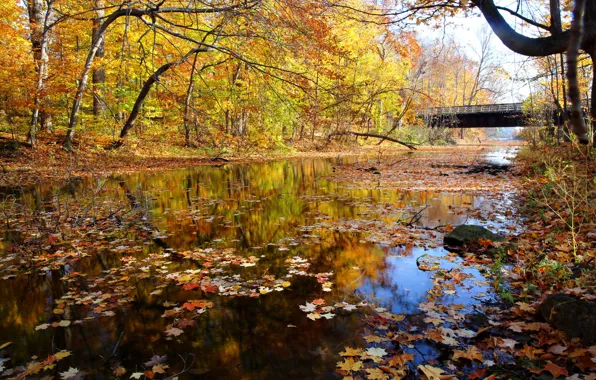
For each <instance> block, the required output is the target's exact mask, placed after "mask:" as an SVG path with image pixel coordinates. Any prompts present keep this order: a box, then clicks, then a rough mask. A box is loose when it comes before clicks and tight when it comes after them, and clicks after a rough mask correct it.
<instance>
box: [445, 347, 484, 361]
mask: <svg viewBox="0 0 596 380" xmlns="http://www.w3.org/2000/svg"><path fill="white" fill-rule="evenodd" d="M452 359H453V361H456V360H459V359H467V360H469V361H474V360H477V361H479V362H482V360H483V358H482V352H480V350H479V349H478V347H476V346H470V347H468V348H467V349H466V350H454V351H453V358H452Z"/></svg>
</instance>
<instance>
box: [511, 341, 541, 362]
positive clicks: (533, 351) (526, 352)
mask: <svg viewBox="0 0 596 380" xmlns="http://www.w3.org/2000/svg"><path fill="white" fill-rule="evenodd" d="M543 353H544V350H541V349H539V348H534V347H532V346H529V345H527V344H526V345H524V348H522V349H521V350H518V351H517V352H516V353H515V356H525V357H527V358H528V359H530V360H538V359H539V358H540V356H538V355H541V354H543Z"/></svg>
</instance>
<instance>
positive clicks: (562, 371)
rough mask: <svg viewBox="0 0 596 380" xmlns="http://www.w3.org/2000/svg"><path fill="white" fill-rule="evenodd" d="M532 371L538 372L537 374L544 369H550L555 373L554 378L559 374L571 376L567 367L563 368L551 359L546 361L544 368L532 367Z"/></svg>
mask: <svg viewBox="0 0 596 380" xmlns="http://www.w3.org/2000/svg"><path fill="white" fill-rule="evenodd" d="M530 371H532V372H534V373H536V374H540V373H542V372H544V371H548V372H550V373H551V375H553V377H554V378H557V377H559V376H569V372H567V369H565V368H563V367H559V366H558V365H556V364H555V363H553V362H551V361H549V362H547V363H546V365H545V366H544V368H542V369H531V370H530Z"/></svg>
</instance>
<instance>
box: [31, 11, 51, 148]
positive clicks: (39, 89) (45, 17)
mask: <svg viewBox="0 0 596 380" xmlns="http://www.w3.org/2000/svg"><path fill="white" fill-rule="evenodd" d="M53 3H54V1H53V0H48V1H47V3H46V9H45V10H44V4H43V0H30V1H29V2H28V7H29V22H30V25H31V37H30V39H31V46H32V50H33V59H34V61H35V69H36V71H37V85H36V93H35V99H34V106H33V111H32V114H31V123H30V125H29V132H28V134H27V142H28V143H29V144H31V146H32V147H35V146H36V145H37V132H38V129H39V128H38V127H39V125H40V124H41V126H42V128H47V129H48V130H49V129H51V118H50V115H49V113H48V112H47V110H46V109H44V108H47V106H48V104H49V99H48V97H47V95H44V90H45V81H46V77H47V75H48V61H49V56H48V33H49V23H50V17H51V14H52V7H53Z"/></svg>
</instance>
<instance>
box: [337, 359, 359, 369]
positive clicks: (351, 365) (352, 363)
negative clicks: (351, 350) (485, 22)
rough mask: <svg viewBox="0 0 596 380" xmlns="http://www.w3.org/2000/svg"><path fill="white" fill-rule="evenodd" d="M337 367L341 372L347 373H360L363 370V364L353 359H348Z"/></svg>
mask: <svg viewBox="0 0 596 380" xmlns="http://www.w3.org/2000/svg"><path fill="white" fill-rule="evenodd" d="M337 366H338V367H339V369H340V370H343V371H347V372H352V371H360V370H361V369H362V362H361V361H360V360H354V359H353V358H347V359H345V360H344V361H343V362H339V363H337Z"/></svg>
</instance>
